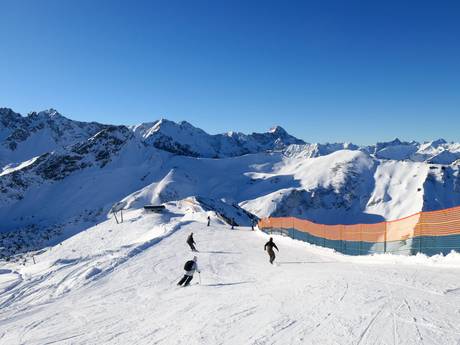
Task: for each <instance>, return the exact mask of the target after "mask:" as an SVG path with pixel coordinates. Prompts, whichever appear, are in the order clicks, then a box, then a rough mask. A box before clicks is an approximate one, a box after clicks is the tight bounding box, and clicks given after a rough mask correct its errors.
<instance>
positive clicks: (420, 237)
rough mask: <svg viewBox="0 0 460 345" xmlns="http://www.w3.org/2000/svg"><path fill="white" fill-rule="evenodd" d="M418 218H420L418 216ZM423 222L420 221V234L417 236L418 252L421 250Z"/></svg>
mask: <svg viewBox="0 0 460 345" xmlns="http://www.w3.org/2000/svg"><path fill="white" fill-rule="evenodd" d="M419 219H420V218H419ZM422 224H423V223H422V222H420V236H419V238H418V241H419V249H418V252H419V253H421V252H422V234H423V225H422Z"/></svg>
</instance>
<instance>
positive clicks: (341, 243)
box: [340, 225, 345, 253]
mask: <svg viewBox="0 0 460 345" xmlns="http://www.w3.org/2000/svg"><path fill="white" fill-rule="evenodd" d="M344 229H345V225H341V226H340V251H341V252H342V253H343V231H344Z"/></svg>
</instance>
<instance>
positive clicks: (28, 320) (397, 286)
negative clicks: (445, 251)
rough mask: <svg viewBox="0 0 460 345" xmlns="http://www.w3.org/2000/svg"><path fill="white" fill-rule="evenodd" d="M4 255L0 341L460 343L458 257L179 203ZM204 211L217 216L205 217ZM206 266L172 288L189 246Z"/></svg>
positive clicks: (32, 343)
mask: <svg viewBox="0 0 460 345" xmlns="http://www.w3.org/2000/svg"><path fill="white" fill-rule="evenodd" d="M168 209H169V212H167V213H165V214H161V215H159V214H145V213H144V212H143V211H141V210H130V211H126V212H125V214H124V218H125V221H124V223H123V224H119V225H117V224H116V223H115V221H114V220H113V219H108V220H107V221H105V222H103V223H101V224H99V225H96V226H94V227H92V228H89V229H87V230H86V231H83V232H80V233H78V234H77V235H75V236H73V237H71V238H69V239H67V240H66V241H64V242H62V244H58V245H57V246H55V247H52V248H48V249H47V250H46V251H44V252H42V253H40V254H37V255H36V256H35V260H36V264H33V263H32V259H31V258H29V260H28V262H27V263H26V265H25V266H22V265H19V264H17V263H8V264H4V263H2V266H0V344H1V345H6V344H7V345H14V344H27V345H35V344H36V345H38V344H40V345H44V344H149V345H150V344H168V345H169V344H212V345H216V344H411V345H413V344H436V345H440V344H460V257H459V255H458V254H449V255H448V256H446V257H431V258H427V257H424V256H416V257H409V258H408V257H397V256H391V255H381V256H372V257H347V256H345V255H341V254H337V253H334V252H332V251H331V250H327V249H324V248H319V247H315V246H312V245H308V244H306V243H303V242H299V241H294V240H291V239H289V238H282V237H278V236H274V239H275V242H276V243H277V245H278V247H279V249H280V252H279V254H277V260H276V262H277V264H276V265H274V266H271V265H270V264H269V263H268V255H267V254H266V253H264V251H263V246H264V243H265V242H266V241H267V239H268V236H267V235H265V234H263V233H261V232H259V231H250V228H237V229H235V230H230V228H229V226H228V225H226V224H224V223H223V222H221V221H220V220H219V219H217V218H216V217H215V214H214V213H213V212H209V213H205V212H202V211H200V210H199V209H197V208H196V207H195V206H193V205H190V204H188V203H186V202H177V203H170V204H168ZM208 214H209V215H210V216H211V219H212V226H211V227H206V217H207V215H208ZM190 232H194V237H195V240H196V242H197V247H198V249H199V250H200V253H198V265H199V267H200V269H201V283H200V284H197V283H199V282H200V279H199V275H198V274H196V275H195V277H194V279H193V281H192V285H191V286H189V287H187V288H180V287H177V286H176V283H177V281H178V280H179V278H180V277H181V276H182V274H183V270H182V267H183V265H184V262H185V261H186V260H188V259H190V258H192V257H193V254H192V253H191V252H190V250H189V249H188V247H187V245H186V243H185V240H186V238H187V236H188V234H189V233H190Z"/></svg>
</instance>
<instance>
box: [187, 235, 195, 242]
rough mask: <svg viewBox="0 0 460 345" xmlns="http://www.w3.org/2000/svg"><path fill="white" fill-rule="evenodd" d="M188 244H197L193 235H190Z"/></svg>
mask: <svg viewBox="0 0 460 345" xmlns="http://www.w3.org/2000/svg"><path fill="white" fill-rule="evenodd" d="M187 243H188V244H195V240H194V239H193V235H192V234H190V235H189V236H188V238H187Z"/></svg>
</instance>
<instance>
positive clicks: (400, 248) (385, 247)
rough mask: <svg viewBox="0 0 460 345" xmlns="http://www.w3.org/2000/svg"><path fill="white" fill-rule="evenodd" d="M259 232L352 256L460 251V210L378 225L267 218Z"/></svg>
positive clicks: (262, 222) (438, 212) (260, 225)
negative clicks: (318, 222)
mask: <svg viewBox="0 0 460 345" xmlns="http://www.w3.org/2000/svg"><path fill="white" fill-rule="evenodd" d="M259 229H261V230H262V231H264V232H266V233H271V234H281V235H284V236H289V237H291V238H294V239H297V240H301V241H305V242H309V243H312V244H316V245H319V246H323V247H327V248H333V249H335V250H336V251H338V252H341V253H344V254H349V255H364V254H372V253H397V254H405V255H412V254H416V253H424V254H426V255H434V254H439V253H443V254H448V253H449V252H451V251H452V250H455V251H458V252H460V207H453V208H449V209H444V210H439V211H429V212H419V213H416V214H414V215H411V216H408V217H405V218H401V219H397V220H393V221H388V222H381V223H376V224H353V225H324V224H316V223H313V222H310V221H308V220H304V219H298V218H294V217H281V218H264V219H261V220H260V221H259Z"/></svg>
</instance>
